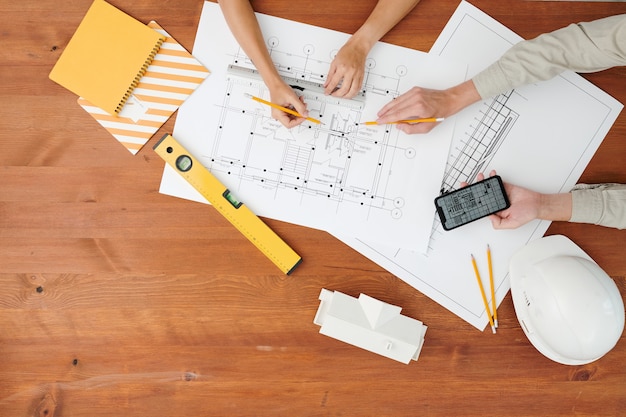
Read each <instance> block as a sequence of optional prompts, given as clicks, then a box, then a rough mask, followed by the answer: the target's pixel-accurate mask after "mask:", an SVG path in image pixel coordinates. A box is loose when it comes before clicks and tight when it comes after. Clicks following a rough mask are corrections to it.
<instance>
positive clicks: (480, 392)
mask: <svg viewBox="0 0 626 417" xmlns="http://www.w3.org/2000/svg"><path fill="white" fill-rule="evenodd" d="M111 3H112V4H114V5H115V6H117V7H119V8H120V9H122V10H124V11H125V12H127V13H129V14H131V15H132V16H134V17H136V18H137V19H139V20H141V21H143V22H148V21H149V20H152V19H154V20H156V21H157V22H159V23H160V24H161V25H162V26H163V27H165V28H166V29H167V30H168V31H169V32H170V33H171V34H172V35H173V36H174V37H176V39H177V40H178V41H179V42H181V43H182V44H183V45H184V46H185V47H186V48H188V49H191V48H192V46H193V42H194V38H195V31H196V27H197V23H198V19H199V17H200V11H201V7H202V2H201V1H191V0H177V1H167V0H162V1H159V2H157V1H153V0H136V1H132V2H130V1H126V2H124V1H121V0H111ZM374 3H375V2H374V0H369V1H353V0H336V1H334V2H320V1H316V2H312V1H307V2H300V3H298V5H297V6H294V3H293V2H287V1H284V0H280V1H279V0H267V1H263V2H254V6H255V8H256V9H257V10H258V11H261V12H264V13H269V14H273V15H276V16H280V17H284V18H288V19H292V20H296V21H300V22H304V23H309V24H313V25H318V26H323V27H328V28H331V29H335V30H341V31H345V32H352V31H354V30H356V29H357V28H358V26H359V25H360V23H361V22H362V21H363V20H364V19H365V17H366V16H367V15H368V13H369V10H370V9H371V8H372V7H373V4H374ZM90 4H91V0H77V1H72V2H58V1H54V2H53V1H50V0H39V1H33V0H24V1H21V2H9V1H5V2H2V3H0V40H1V42H2V48H0V79H1V80H2V84H3V86H2V89H0V103H1V104H2V115H1V116H0V149H2V151H1V152H0V329H1V331H0V416H11V417H13V416H29V417H30V416H38V417H39V416H40V417H67V416H93V417H99V416H154V415H167V416H174V415H176V416H191V415H200V416H408V415H419V416H520V417H521V416H569V415H577V416H620V415H622V416H623V415H626V397H625V396H624V393H625V392H626V336H622V339H621V340H620V341H619V343H618V345H617V347H616V348H615V349H614V350H613V351H611V352H610V353H609V354H607V355H606V356H605V357H603V358H602V359H601V360H599V361H596V362H594V363H591V364H588V365H584V366H574V367H568V366H563V365H559V364H556V363H554V362H551V361H549V360H548V359H546V358H544V357H543V356H542V355H540V354H539V353H538V352H537V351H536V350H535V349H534V348H533V347H532V346H531V345H530V343H529V342H528V340H527V339H526V337H525V336H524V334H523V332H522V330H521V329H520V327H519V325H518V323H517V320H516V318H515V313H514V310H513V305H512V302H511V298H510V295H509V296H507V297H506V298H505V300H504V302H503V303H502V305H501V307H500V308H499V310H498V317H499V321H500V327H499V331H498V334H497V335H495V336H494V335H491V334H490V333H489V332H484V333H481V332H479V331H477V330H475V329H474V328H472V327H471V326H469V325H468V324H466V323H465V322H464V321H462V320H461V319H459V318H458V317H456V316H454V315H453V314H451V313H449V312H448V311H447V310H445V309H443V308H442V307H440V306H439V305H438V304H436V303H435V302H433V301H432V300H430V299H428V298H427V297H425V296H423V295H422V294H420V293H419V292H417V291H416V290H414V289H413V288H411V287H410V286H408V285H407V284H405V283H404V282H403V281H401V280H399V279H398V278H396V277H395V276H393V275H392V274H390V273H388V272H386V271H385V270H383V269H382V268H380V267H379V266H377V265H376V264H374V263H373V262H371V261H369V260H368V259H366V258H364V257H363V256H362V255H360V254H359V253H357V252H355V251H354V250H352V249H350V248H349V247H347V246H346V245H345V244H343V243H342V242H339V241H337V240H336V239H334V238H333V237H332V236H330V235H328V234H327V233H325V232H321V231H316V230H310V229H306V228H303V227H299V226H295V225H290V224H285V223H281V222H278V221H274V220H270V219H267V223H268V224H269V225H270V226H271V227H272V228H273V229H274V230H275V231H276V232H277V233H278V234H279V235H280V236H282V237H283V238H284V239H285V240H286V241H287V242H288V243H290V244H291V246H292V247H294V249H295V250H296V251H297V252H298V253H300V254H301V255H302V256H303V258H304V262H303V263H302V265H300V266H299V267H298V269H297V270H296V272H295V273H294V274H293V275H292V276H289V277H287V276H284V275H283V274H282V273H280V271H279V270H278V269H277V268H276V267H275V266H274V265H273V264H272V263H271V262H270V261H268V260H267V259H266V258H265V257H264V256H263V255H262V254H261V253H260V252H259V251H257V250H256V249H255V248H254V247H253V246H252V244H251V243H249V242H248V241H247V240H246V239H245V238H243V237H242V236H241V235H239V234H238V232H236V231H235V230H234V229H233V228H232V227H231V226H230V225H229V224H228V223H227V222H226V221H225V220H224V219H223V218H222V217H221V216H220V215H219V214H217V213H216V212H215V211H214V210H212V209H211V208H210V207H207V206H204V205H202V204H198V203H193V202H189V201H183V200H180V199H175V198H172V197H168V196H163V195H160V194H159V193H158V187H159V181H160V177H161V172H162V169H163V164H164V163H163V161H162V160H161V159H160V158H159V157H158V156H157V155H156V154H154V152H153V151H152V148H151V145H152V144H153V143H154V140H155V139H153V140H152V141H151V142H150V143H149V144H148V145H147V146H146V147H145V148H144V149H143V150H141V151H140V152H139V153H138V154H137V155H136V156H132V155H131V154H130V153H128V151H126V150H125V149H124V148H123V147H122V146H121V145H120V144H119V143H117V142H116V141H115V140H114V139H113V138H112V137H111V136H109V134H108V133H107V132H106V131H105V130H104V129H102V128H101V127H100V126H99V125H98V124H97V123H95V122H94V120H93V119H92V118H91V117H90V116H89V115H88V114H87V113H85V112H84V111H82V109H80V107H79V106H78V105H77V104H76V97H75V96H74V95H73V94H71V93H69V92H68V91H66V90H65V89H63V88H62V87H60V86H58V85H56V84H55V83H53V82H52V81H50V80H49V79H48V73H49V72H50V70H51V68H52V66H53V65H54V63H55V62H56V60H57V59H58V57H59V56H60V54H61V52H62V50H63V48H64V47H65V45H67V42H68V40H69V38H70V37H71V35H72V34H73V32H74V30H75V28H76V26H77V25H78V23H79V22H80V20H81V18H82V16H83V15H84V13H85V12H86V10H87V8H88V7H89V5H90ZM473 4H475V5H476V6H478V7H479V8H481V9H482V10H484V11H486V12H487V13H489V14H490V15H492V16H493V17H495V18H496V19H498V20H499V21H501V22H502V23H504V24H505V25H507V26H509V27H510V28H511V29H513V30H514V31H515V32H517V33H518V34H520V35H521V36H523V37H526V38H530V37H534V36H537V35H538V34H540V33H542V32H546V31H550V30H554V29H557V28H559V27H562V26H565V25H567V24H569V23H571V22H576V21H583V20H592V19H596V18H599V17H603V16H607V15H611V14H617V13H626V4H624V3H596V2H593V3H586V2H575V3H567V4H565V3H563V2H526V1H519V0H476V1H474V2H473ZM457 5H458V1H457V0H422V2H421V4H419V5H418V6H417V8H416V9H415V10H414V11H413V12H412V13H411V14H410V15H409V16H408V17H407V18H406V19H405V20H403V21H402V22H401V23H400V24H399V25H398V26H397V27H396V28H394V29H393V30H392V31H391V32H390V33H389V34H388V35H387V36H386V37H385V38H384V40H385V41H388V42H391V43H395V44H399V45H402V46H406V47H411V48H415V49H420V50H425V51H427V50H428V49H429V48H430V46H431V45H432V43H433V42H434V41H435V39H436V38H437V36H438V34H439V32H440V31H441V29H442V28H443V26H444V25H445V23H446V22H447V20H448V19H449V17H450V15H451V14H452V13H453V11H454V9H455V8H456V7H457ZM585 77H586V78H588V79H589V80H590V81H592V82H593V83H595V84H596V85H598V86H599V87H600V88H602V89H604V90H605V91H607V92H609V93H610V94H611V95H613V96H614V97H615V98H616V99H618V100H620V101H621V102H626V82H625V80H626V68H614V69H610V70H607V71H603V72H601V73H597V74H589V75H585ZM174 120H175V119H172V120H170V121H168V123H167V124H166V125H165V126H164V128H163V129H162V130H161V131H162V132H170V131H171V130H172V129H173V126H174ZM159 136H160V134H158V133H157V135H156V137H159ZM624 138H626V114H624V113H622V114H621V115H620V117H619V119H618V120H617V122H616V123H615V125H614V127H613V128H612V129H611V131H610V132H609V134H608V136H607V138H606V139H605V141H604V143H603V144H602V146H601V147H600V149H599V150H598V152H597V154H596V155H595V156H594V158H593V160H592V161H591V163H590V164H589V166H588V168H587V169H586V171H585V172H584V174H583V176H582V179H581V181H583V182H600V181H612V182H626V169H625V168H624V160H626V144H625V141H624ZM556 233H560V234H565V235H567V236H569V237H570V238H571V239H573V240H574V241H575V242H577V243H578V244H579V245H580V246H581V247H582V248H583V249H584V250H585V251H587V252H588V253H589V254H590V255H591V256H592V257H593V258H594V259H595V260H596V261H597V262H598V263H599V264H600V265H601V266H602V267H603V268H604V269H605V270H606V271H607V272H608V273H609V275H611V276H612V277H613V278H614V279H615V281H616V282H617V284H618V286H619V288H620V290H621V292H622V294H623V295H624V294H626V284H625V277H626V260H625V256H624V254H625V252H624V247H625V245H626V234H625V233H626V232H624V231H618V230H612V229H607V228H601V227H596V226H591V225H576V224H568V223H554V224H553V225H552V226H551V227H550V229H549V231H548V234H556ZM321 288H328V289H332V290H339V291H342V292H345V293H347V294H350V295H352V296H358V295H359V293H361V292H362V293H366V294H368V295H370V296H372V297H376V298H379V299H381V300H383V301H386V302H389V303H392V304H395V305H399V306H402V307H403V314H405V315H407V316H410V317H415V318H418V319H420V320H423V321H424V323H425V324H426V325H428V327H429V328H428V332H427V333H426V342H425V345H424V348H423V350H422V353H421V356H420V359H419V361H418V362H413V363H411V364H410V365H408V366H407V365H403V364H400V363H396V362H394V361H391V360H389V359H385V358H383V357H379V356H377V355H374V354H371V353H369V352H366V351H363V350H361V349H358V348H355V347H352V346H350V345H346V344H343V343H341V342H338V341H336V340H334V339H331V338H328V337H325V336H322V335H319V333H318V331H319V327H318V326H316V325H314V324H313V317H314V315H315V312H316V310H317V306H318V299H317V297H318V295H319V292H320V289H321Z"/></svg>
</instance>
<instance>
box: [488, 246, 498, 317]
mask: <svg viewBox="0 0 626 417" xmlns="http://www.w3.org/2000/svg"><path fill="white" fill-rule="evenodd" d="M487 263H488V264H489V284H490V285H491V308H492V309H493V325H494V326H495V327H496V329H497V328H498V310H497V309H496V291H495V288H494V284H493V266H492V264H491V248H490V247H489V245H487Z"/></svg>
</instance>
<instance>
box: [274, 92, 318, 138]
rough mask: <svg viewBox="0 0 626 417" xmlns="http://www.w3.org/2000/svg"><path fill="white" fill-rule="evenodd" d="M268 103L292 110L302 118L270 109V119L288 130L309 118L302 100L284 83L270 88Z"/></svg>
mask: <svg viewBox="0 0 626 417" xmlns="http://www.w3.org/2000/svg"><path fill="white" fill-rule="evenodd" d="M270 101H271V102H272V103H274V104H278V105H279V106H283V107H286V108H289V109H293V110H295V111H297V112H298V113H299V114H300V115H302V116H303V117H297V116H294V115H292V114H289V113H285V112H284V111H282V110H280V109H276V108H274V107H272V117H273V118H274V119H276V120H278V121H279V122H280V123H282V124H283V126H285V127H286V128H288V129H291V128H292V127H296V126H298V125H299V124H301V123H302V122H304V121H305V120H306V117H308V116H309V111H308V110H307V108H306V104H305V103H304V100H303V98H302V97H299V96H298V95H297V94H296V93H295V91H293V89H292V88H291V87H289V86H288V85H287V84H285V83H284V82H280V83H278V84H276V85H275V86H273V87H270Z"/></svg>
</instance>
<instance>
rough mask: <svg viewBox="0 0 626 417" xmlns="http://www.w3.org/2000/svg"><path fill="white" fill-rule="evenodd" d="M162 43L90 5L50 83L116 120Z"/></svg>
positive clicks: (98, 4)
mask: <svg viewBox="0 0 626 417" xmlns="http://www.w3.org/2000/svg"><path fill="white" fill-rule="evenodd" d="M164 40H165V37H164V36H163V35H161V34H160V33H158V32H156V31H155V30H153V29H151V28H149V27H148V26H146V25H144V24H143V23H141V22H139V21H138V20H136V19H134V18H133V17H131V16H129V15H127V14H126V13H124V12H122V11H121V10H119V9H117V8H116V7H114V6H112V5H110V4H109V3H107V2H105V1H104V0H95V1H94V2H93V4H92V5H91V7H90V8H89V10H88V11H87V14H86V15H85V17H84V18H83V20H82V22H81V23H80V25H79V26H78V29H76V32H75V33H74V35H73V36H72V39H70V41H69V43H68V45H67V47H66V48H65V50H64V51H63V53H62V54H61V57H60V58H59V60H58V61H57V63H56V64H55V65H54V68H52V71H51V72H50V79H51V80H53V81H55V82H57V83H58V84H60V85H62V86H63V87H65V88H67V89H68V90H70V91H72V92H73V93H75V94H77V95H79V96H82V97H84V98H86V99H87V100H89V101H90V102H91V103H93V104H95V105H96V106H98V107H100V108H102V109H104V110H105V111H107V112H108V113H110V114H117V113H119V112H120V110H121V109H122V107H123V106H124V103H125V102H126V100H127V99H128V97H129V96H130V95H131V94H132V91H133V89H134V87H135V86H136V84H137V83H138V82H139V79H140V78H141V76H142V75H143V73H144V72H145V71H146V68H147V67H148V66H149V65H150V63H151V62H152V59H153V58H154V55H155V54H156V53H157V52H158V50H159V48H160V46H161V44H162V43H163V41H164Z"/></svg>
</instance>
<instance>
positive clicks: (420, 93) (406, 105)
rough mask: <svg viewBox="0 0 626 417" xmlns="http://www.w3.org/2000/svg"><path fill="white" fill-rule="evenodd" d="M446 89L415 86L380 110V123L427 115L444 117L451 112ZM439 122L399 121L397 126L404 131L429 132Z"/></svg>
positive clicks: (378, 120)
mask: <svg viewBox="0 0 626 417" xmlns="http://www.w3.org/2000/svg"><path fill="white" fill-rule="evenodd" d="M448 100H449V97H448V95H447V92H446V90H431V89H427V88H420V87H413V88H411V89H410V90H409V91H407V92H406V93H404V94H402V95H400V96H398V97H396V98H395V99H394V100H392V101H390V102H389V103H387V104H386V105H385V106H384V107H383V108H382V109H380V111H379V112H378V119H377V120H376V121H377V122H378V124H387V123H391V122H396V121H398V120H407V119H418V118H426V117H444V116H447V115H448V114H449V110H448V107H449V105H448V103H447V102H448ZM436 125H437V123H398V124H397V125H396V127H397V128H398V129H399V130H401V131H403V132H404V133H408V134H413V133H428V132H430V131H431V130H432V129H433V128H434V127H435V126H436Z"/></svg>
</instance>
